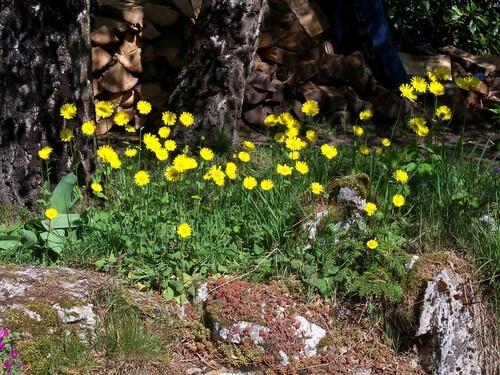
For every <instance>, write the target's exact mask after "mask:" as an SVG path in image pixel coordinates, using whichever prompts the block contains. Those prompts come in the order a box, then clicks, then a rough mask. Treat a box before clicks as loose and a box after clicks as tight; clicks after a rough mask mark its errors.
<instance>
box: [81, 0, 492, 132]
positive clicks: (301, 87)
mask: <svg viewBox="0 0 500 375" xmlns="http://www.w3.org/2000/svg"><path fill="white" fill-rule="evenodd" d="M96 1H97V4H98V15H97V16H96V17H95V22H94V25H93V26H94V27H93V32H92V34H91V42H92V47H93V48H92V52H93V58H92V61H93V66H92V68H93V74H94V79H93V88H94V96H95V100H96V101H97V100H110V101H111V102H112V103H114V104H115V105H116V107H117V108H116V109H117V110H119V111H125V112H127V113H129V115H130V117H131V118H132V119H133V123H132V124H131V125H135V127H136V128H138V127H139V126H140V125H141V121H143V119H141V118H140V117H139V116H138V115H137V113H136V110H135V104H136V103H137V102H138V101H139V100H141V99H144V100H148V101H150V102H151V104H152V105H153V108H154V111H153V113H152V115H150V116H149V117H148V121H151V123H148V126H152V127H153V128H157V127H159V126H161V125H162V122H161V112H162V111H165V110H167V109H170V110H173V111H177V112H178V111H181V110H182V108H177V109H174V108H167V107H168V100H169V97H170V95H171V93H172V92H173V89H174V88H175V84H176V82H175V78H176V76H177V75H178V73H179V71H180V68H181V67H182V66H183V64H184V58H183V56H184V52H185V47H186V46H187V45H188V40H189V37H190V36H191V32H192V28H193V25H194V24H195V22H196V16H197V14H198V12H199V9H200V6H201V0H96ZM268 2H269V7H270V11H269V13H268V15H267V16H266V19H265V21H264V26H263V28H262V30H261V36H260V40H259V47H258V50H257V54H256V55H255V57H254V61H253V64H252V69H251V73H250V75H249V78H248V81H247V84H246V89H245V95H244V101H243V109H242V116H241V117H242V118H241V123H243V124H245V125H248V126H250V127H253V128H255V127H259V126H261V125H262V123H263V119H264V118H265V117H266V116H267V115H268V114H270V113H281V112H284V111H288V112H291V113H293V114H294V115H296V116H297V117H299V118H301V117H302V113H301V104H302V103H303V102H304V101H305V100H310V99H313V100H317V101H318V102H319V104H320V108H321V114H322V115H323V116H325V117H326V118H327V119H328V120H329V121H330V122H332V123H339V122H346V121H351V120H353V119H354V118H355V116H356V115H357V113H359V112H360V111H361V110H362V109H366V108H370V109H373V110H376V111H378V112H379V113H380V114H382V115H384V116H387V117H395V116H397V111H398V108H399V103H400V98H399V95H398V93H397V92H396V93H394V92H391V91H388V90H386V89H385V88H383V87H382V86H380V85H378V84H377V82H376V80H375V79H374V77H373V75H372V72H371V70H370V68H369V67H368V66H367V65H366V64H365V62H364V59H363V55H362V54H361V53H360V52H355V53H353V54H351V55H349V56H344V55H340V54H336V53H335V50H334V46H333V43H332V41H331V39H330V37H331V35H330V34H331V25H330V23H329V20H328V19H327V18H326V17H325V15H324V13H323V12H322V10H321V9H320V7H319V6H318V5H317V3H316V2H315V0H269V1H268ZM455 52H456V51H455ZM452 59H453V58H452ZM486 72H487V74H489V75H493V76H494V75H495V73H498V70H497V71H496V72H494V71H491V64H490V65H488V70H487V71H486ZM494 81H495V84H494V85H493V86H495V87H497V86H498V83H497V81H498V80H497V79H495V80H494ZM496 90H498V88H496ZM490 91H491V90H489V91H488V93H486V94H485V95H486V96H488V95H489V93H490ZM488 97H491V95H489V96H488ZM97 120H98V121H97V122H98V125H101V126H100V127H99V128H98V129H99V131H100V133H104V132H105V131H106V125H105V124H104V123H102V124H100V121H99V119H97ZM108 125H109V124H108Z"/></svg>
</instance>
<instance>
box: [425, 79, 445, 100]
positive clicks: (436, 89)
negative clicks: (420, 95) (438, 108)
mask: <svg viewBox="0 0 500 375" xmlns="http://www.w3.org/2000/svg"><path fill="white" fill-rule="evenodd" d="M429 91H430V92H431V93H433V94H434V95H436V96H440V95H443V94H444V86H443V85H442V84H441V83H439V82H438V81H435V82H431V83H430V84H429Z"/></svg>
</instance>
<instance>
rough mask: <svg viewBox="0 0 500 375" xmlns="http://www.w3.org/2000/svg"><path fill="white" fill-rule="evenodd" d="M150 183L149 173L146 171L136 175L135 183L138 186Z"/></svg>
mask: <svg viewBox="0 0 500 375" xmlns="http://www.w3.org/2000/svg"><path fill="white" fill-rule="evenodd" d="M149 181H150V179H149V173H148V172H146V171H139V172H137V173H136V174H135V175H134V182H135V184H136V185H137V186H144V185H147V184H149Z"/></svg>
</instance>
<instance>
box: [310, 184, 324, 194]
mask: <svg viewBox="0 0 500 375" xmlns="http://www.w3.org/2000/svg"><path fill="white" fill-rule="evenodd" d="M310 187H311V192H312V193H313V194H316V195H319V194H321V193H322V192H323V190H324V188H323V185H321V184H320V183H319V182H313V183H312V184H311V186H310Z"/></svg>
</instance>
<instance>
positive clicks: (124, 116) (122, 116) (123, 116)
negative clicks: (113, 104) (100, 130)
mask: <svg viewBox="0 0 500 375" xmlns="http://www.w3.org/2000/svg"><path fill="white" fill-rule="evenodd" d="M113 121H114V123H115V124H116V125H118V126H125V125H127V124H128V123H129V121H130V116H129V115H128V113H126V112H118V113H117V114H116V115H115V117H114V118H113Z"/></svg>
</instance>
